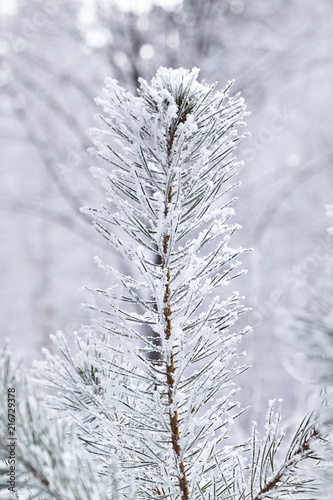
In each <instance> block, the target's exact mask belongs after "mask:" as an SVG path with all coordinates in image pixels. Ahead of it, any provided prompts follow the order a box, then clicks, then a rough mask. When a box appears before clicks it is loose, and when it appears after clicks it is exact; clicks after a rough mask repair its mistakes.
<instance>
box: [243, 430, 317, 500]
mask: <svg viewBox="0 0 333 500" xmlns="http://www.w3.org/2000/svg"><path fill="white" fill-rule="evenodd" d="M318 437H319V432H318V430H317V429H312V431H311V433H310V434H309V435H308V437H307V439H306V440H305V441H304V442H303V443H301V444H300V445H299V447H298V448H297V449H296V450H295V451H293V452H292V453H289V454H288V456H287V462H286V463H285V464H284V465H283V467H282V468H280V470H279V472H278V473H277V474H276V475H275V476H274V477H273V478H272V479H271V480H270V481H268V482H267V483H266V484H265V486H264V487H263V488H261V490H260V491H259V493H258V494H257V495H256V496H255V497H252V500H263V499H264V498H265V495H267V494H269V493H270V492H272V491H274V489H275V488H277V487H278V486H279V483H281V481H282V480H283V479H284V478H285V477H286V476H288V475H290V474H292V472H293V471H294V469H295V467H296V466H297V465H298V464H299V462H300V461H301V460H302V459H304V458H307V456H308V455H309V453H310V452H311V441H312V440H313V439H316V438H318Z"/></svg>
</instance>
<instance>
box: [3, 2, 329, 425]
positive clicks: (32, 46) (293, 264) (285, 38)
mask: <svg viewBox="0 0 333 500" xmlns="http://www.w3.org/2000/svg"><path fill="white" fill-rule="evenodd" d="M160 4H162V2H160ZM133 5H134V6H135V7H136V8H135V9H134V10H133V9H132V10H131V9H130V8H127V9H124V8H120V7H119V4H118V3H116V2H113V1H112V0H91V1H84V0H67V1H64V0H48V1H42V0H34V1H24V0H21V1H14V0H12V1H11V0H8V1H7V2H4V3H3V4H2V6H1V7H0V12H1V39H0V57H1V72H0V84H1V88H2V92H1V100H0V109H1V116H2V120H1V124H0V148H1V158H2V161H1V171H0V176H1V177H0V217H1V226H0V241H1V246H0V273H1V287H0V300H1V314H0V335H1V338H5V337H9V339H10V342H11V345H12V347H13V349H14V351H15V352H16V354H17V356H18V357H21V356H22V355H23V356H24V357H25V359H26V360H27V361H29V359H31V358H34V357H36V355H37V356H38V352H39V350H40V347H41V346H42V345H48V342H49V340H48V338H49V334H50V333H53V332H54V331H55V330H56V329H60V330H63V331H65V333H70V332H71V331H72V330H74V329H76V328H79V326H80V324H81V323H84V322H87V318H86V317H85V314H86V313H84V312H83V311H80V309H79V298H78V293H77V288H78V287H79V286H81V285H82V284H85V285H87V284H88V285H89V284H92V285H94V284H96V282H98V283H99V285H100V286H102V285H103V283H102V281H103V279H104V277H103V276H101V275H100V274H99V271H98V270H97V269H96V267H95V265H94V264H93V262H92V259H91V253H92V251H95V252H96V253H98V254H99V255H100V256H101V257H102V258H103V255H105V253H110V249H109V248H107V247H106V246H105V247H101V243H100V242H99V241H98V239H95V235H94V234H93V233H92V232H91V231H90V223H89V221H88V220H87V219H86V217H85V215H83V214H82V213H81V212H80V210H79V208H80V207H81V206H84V205H88V204H89V205H92V204H94V203H96V204H97V203H98V202H99V201H100V200H101V199H102V198H101V196H102V194H101V190H100V187H99V185H98V184H95V183H94V181H93V180H92V178H91V175H90V173H89V171H88V168H89V166H90V164H91V159H90V158H89V156H88V155H87V153H86V149H87V147H89V145H90V141H89V139H88V138H87V135H86V133H85V131H86V130H87V128H88V127H89V126H91V125H92V123H93V122H92V116H93V114H94V113H96V111H97V109H96V107H95V105H94V102H93V98H94V97H95V96H96V95H97V94H98V92H99V89H100V88H101V87H102V86H103V80H104V78H105V77H106V76H112V77H114V78H116V79H117V80H118V81H119V83H120V84H121V85H124V86H126V88H132V89H135V88H136V87H137V79H138V77H139V76H142V77H144V78H145V79H150V78H151V77H152V75H153V74H154V73H155V72H156V69H157V68H158V67H159V66H160V65H164V66H167V67H179V66H184V67H186V68H192V67H193V66H198V67H200V68H201V78H203V79H207V81H214V80H218V81H221V82H224V81H225V80H227V79H232V78H234V79H235V80H236V82H235V85H234V90H235V91H241V92H242V94H243V96H244V97H245V99H246V101H247V103H248V108H249V109H250V111H252V116H251V117H250V118H249V119H248V129H249V130H250V131H251V133H252V136H249V137H248V138H247V139H246V140H245V141H244V143H243V145H242V147H241V151H240V155H239V156H240V157H241V158H242V159H244V160H245V162H246V168H245V169H243V171H242V173H241V174H240V180H241V181H242V188H241V191H240V195H239V196H240V200H241V202H240V203H238V204H237V207H236V209H237V214H238V215H237V219H238V222H240V223H241V224H242V225H243V227H244V229H243V231H242V234H241V236H240V237H241V241H242V243H243V244H244V242H245V244H246V245H247V246H248V247H254V249H255V251H254V252H252V253H251V254H249V255H248V256H247V257H245V258H244V259H243V260H244V267H245V268H247V269H248V270H249V273H248V275H247V276H245V277H243V278H242V285H241V286H242V292H244V294H245V295H246V297H247V303H248V305H249V306H251V307H252V312H250V313H249V314H248V317H247V318H245V319H244V321H246V322H248V323H250V324H251V325H252V326H253V327H254V330H255V332H254V334H252V335H251V336H249V338H248V340H247V347H246V348H247V351H248V358H247V361H248V362H249V363H252V362H253V364H254V366H255V368H254V369H252V370H251V374H250V375H247V374H245V375H244V376H243V388H244V391H243V393H242V397H243V404H245V405H246V404H247V402H248V401H249V399H250V398H249V397H248V396H247V395H248V394H250V393H251V400H252V403H253V402H254V404H253V406H252V409H251V411H250V412H248V418H251V419H252V418H255V419H257V420H260V414H264V413H265V410H264V408H265V407H266V400H267V397H268V394H269V397H272V396H276V397H280V396H281V397H283V398H284V400H285V407H286V408H285V414H286V415H289V417H290V418H291V419H293V418H296V417H297V414H298V410H299V411H300V412H302V413H303V409H304V406H306V391H305V389H302V385H300V384H299V382H298V381H297V380H295V382H294V384H291V383H290V381H289V377H290V375H289V373H288V370H289V367H288V363H287V362H286V360H287V359H288V350H289V349H290V348H289V346H288V342H286V339H287V338H289V336H290V333H291V332H290V331H288V328H285V327H284V325H285V324H286V323H285V321H284V318H285V316H286V315H289V314H290V315H292V314H293V312H292V311H289V308H288V304H289V303H290V302H291V300H292V298H293V297H294V295H295V294H297V293H298V284H299V282H300V281H302V280H303V279H304V278H307V279H308V280H309V281H310V282H312V281H313V280H312V278H313V277H315V276H316V275H317V274H318V272H319V270H320V267H321V264H322V260H323V259H324V258H325V256H327V255H329V254H332V248H333V244H332V236H327V238H324V237H323V236H322V235H323V234H324V231H325V226H326V221H325V216H324V214H323V210H322V206H323V205H324V204H325V203H329V202H330V196H331V191H332V160H333V150H332V141H331V128H332V127H331V122H332V114H331V112H330V106H331V104H332V84H331V82H332V77H333V61H332V57H331V52H332V49H333V30H332V28H333V26H332V24H333V15H332V14H333V5H332V3H331V2H330V0H319V1H317V2H312V1H311V0H303V1H302V2H301V1H299V0H290V1H289V2H287V1H286V0H272V1H271V2H265V1H264V0H251V1H249V2H245V1H242V0H208V1H203V0H184V1H183V2H181V1H178V2H176V1H175V2H174V3H173V4H170V3H169V4H168V5H167V4H165V6H162V5H155V4H151V5H150V4H149V5H148V3H147V2H145V3H144V7H145V8H142V9H141V10H140V9H138V7H139V6H140V2H133ZM93 249H95V250H93ZM114 258H115V259H116V256H115V257H114ZM97 273H98V278H97V276H96V275H97ZM105 285H106V286H107V284H105ZM253 380H256V383H254V382H253Z"/></svg>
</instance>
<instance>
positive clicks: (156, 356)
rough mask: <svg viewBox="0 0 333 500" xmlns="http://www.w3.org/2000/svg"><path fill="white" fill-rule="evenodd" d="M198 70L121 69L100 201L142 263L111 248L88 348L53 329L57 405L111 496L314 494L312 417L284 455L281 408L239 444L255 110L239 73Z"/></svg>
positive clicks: (102, 122) (109, 222)
mask: <svg viewBox="0 0 333 500" xmlns="http://www.w3.org/2000/svg"><path fill="white" fill-rule="evenodd" d="M197 76H198V70H196V69H194V70H192V71H191V72H189V71H185V70H183V69H179V70H171V69H165V68H160V69H159V70H158V72H157V75H156V77H155V78H153V79H152V82H151V84H150V85H149V84H148V83H147V82H145V81H143V80H141V81H140V84H141V87H140V90H139V96H138V97H134V96H133V95H132V94H131V93H128V92H126V91H125V90H124V89H122V88H120V87H119V86H118V85H117V83H116V82H115V81H114V80H111V79H108V80H107V82H106V88H105V89H104V91H103V93H102V96H101V98H99V99H98V103H99V104H100V105H101V106H102V107H103V110H104V115H103V116H99V117H98V122H99V128H96V129H94V130H93V131H92V134H93V137H94V143H95V149H94V150H93V153H94V154H96V155H97V156H98V157H100V158H102V159H103V160H104V161H105V168H95V169H94V170H93V172H94V174H95V175H96V176H98V177H101V178H102V181H103V183H104V186H105V189H106V192H107V202H108V203H107V204H106V205H105V206H103V207H102V208H101V209H99V210H97V209H89V210H88V212H89V213H91V214H92V216H93V218H94V225H95V227H96V229H97V230H98V231H99V232H100V233H101V234H102V236H103V237H104V238H105V239H106V240H107V242H108V243H110V245H112V246H113V247H114V248H116V249H117V250H118V251H119V252H120V254H121V255H122V257H123V259H124V261H126V262H127V264H128V265H130V266H131V268H132V273H131V275H127V274H124V273H123V272H121V271H120V270H119V269H116V268H114V267H112V266H111V265H110V264H109V263H104V262H102V261H100V260H99V259H96V261H97V263H98V265H99V266H100V267H102V268H103V269H105V270H106V272H107V273H109V276H110V285H111V286H110V287H109V288H108V289H106V290H96V292H97V295H98V296H99V297H100V300H101V301H103V304H104V305H103V306H102V305H101V306H91V307H92V308H94V309H95V311H96V320H95V323H94V324H93V326H89V327H86V328H85V329H84V330H83V332H82V334H81V337H79V336H77V337H76V342H77V347H78V352H77V353H76V354H72V353H71V351H70V349H69V347H68V345H67V342H66V339H65V337H64V336H63V335H61V334H58V335H57V336H55V337H54V341H55V343H56V344H57V346H58V349H59V355H51V354H50V353H48V352H46V359H45V361H44V362H42V363H40V364H39V375H38V379H39V383H41V384H42V385H44V386H46V387H47V388H48V390H55V393H54V395H53V396H51V397H49V398H48V399H47V401H48V402H47V405H48V408H49V412H50V416H51V417H54V415H57V416H58V417H59V416H61V418H62V420H63V422H64V423H65V424H66V425H70V428H71V429H72V430H71V432H73V436H74V438H73V439H74V441H72V443H74V444H73V447H74V448H75V450H76V458H77V459H79V457H80V459H81V449H84V451H85V454H84V455H83V457H82V460H83V461H85V460H86V456H87V454H86V453H87V452H90V455H89V456H90V460H89V463H90V467H91V468H92V471H93V472H92V474H93V473H94V474H95V475H93V477H99V481H100V483H98V484H102V485H103V484H105V485H106V488H105V489H103V488H102V487H100V490H98V491H103V492H105V491H108V488H109V490H110V491H112V493H110V495H109V497H110V498H121V499H124V500H125V499H126V500H129V499H130V498H132V496H133V495H134V497H135V498H136V499H142V500H148V499H157V498H161V499H163V498H165V499H166V498H167V499H170V500H172V499H173V500H176V499H177V500H178V499H181V500H189V499H193V500H194V499H195V500H199V499H207V500H213V499H214V500H215V499H216V500H217V499H221V500H222V499H223V500H259V499H263V498H274V499H276V500H277V499H282V498H286V495H288V497H290V498H291V497H294V498H295V499H296V498H313V496H311V495H313V491H315V485H314V484H313V483H311V484H308V480H307V479H305V478H304V476H303V475H302V474H303V473H302V471H301V470H300V469H299V465H300V463H303V462H304V461H305V460H306V459H307V458H318V457H317V454H316V453H315V451H314V450H313V447H312V444H313V443H314V442H315V441H316V440H317V438H318V437H319V431H318V429H317V424H316V419H315V418H314V417H313V416H312V415H311V416H310V417H308V418H306V419H305V420H304V422H303V423H302V424H301V426H300V429H299V430H298V431H297V433H296V435H295V437H294V439H293V441H292V443H291V445H290V448H289V450H288V451H287V452H286V455H285V457H283V456H279V450H280V448H281V446H280V445H281V443H282V439H283V433H282V434H280V432H279V431H278V424H279V419H280V417H279V412H278V413H277V416H274V415H276V413H274V410H273V405H271V406H270V409H269V412H268V416H267V429H266V436H265V437H264V438H262V439H261V438H260V436H259V433H258V431H257V429H256V428H255V429H254V431H253V438H252V440H251V439H249V441H248V442H247V443H245V444H242V445H239V446H236V445H231V444H229V445H228V444H226V443H228V441H227V439H228V437H229V435H230V431H231V429H232V426H233V424H234V421H235V419H236V417H237V416H238V415H239V414H240V413H242V410H241V409H240V408H239V405H238V403H237V401H236V399H235V397H236V393H237V388H236V387H235V383H234V378H235V377H236V376H237V375H238V374H240V373H241V372H242V371H244V369H245V368H244V366H241V365H239V363H238V360H239V357H240V355H239V354H238V351H237V349H238V344H239V342H240V340H241V339H242V336H243V335H244V334H245V333H246V331H247V329H244V330H242V331H237V326H236V322H237V319H238V316H239V314H240V313H241V312H242V311H243V310H244V308H243V306H242V305H241V304H240V297H239V294H238V293H237V292H232V291H228V289H229V287H228V285H229V284H230V282H231V281H232V280H233V279H234V278H235V277H237V276H238V275H239V274H240V272H241V271H239V270H238V269H237V265H238V264H239V263H238V261H237V260H236V258H237V256H238V255H239V254H240V253H242V252H243V250H242V249H232V248H231V247H230V246H229V241H230V238H231V237H232V235H233V234H234V232H235V231H236V230H237V229H238V227H239V226H238V225H237V224H234V223H232V222H231V217H232V216H233V213H234V211H233V208H232V204H233V199H232V198H230V196H229V192H230V191H231V190H232V189H233V188H234V187H235V186H236V184H235V183H232V182H231V183H230V179H231V178H232V177H233V176H234V175H235V174H236V173H237V172H238V170H239V168H240V164H239V163H238V162H237V161H236V160H235V158H234V157H233V152H234V150H235V148H236V146H237V143H238V142H239V140H240V138H241V137H240V136H239V134H238V129H239V127H241V126H242V125H243V117H244V115H245V107H244V103H243V99H242V98H240V96H239V95H236V96H235V97H230V96H229V89H230V86H231V84H230V83H229V84H228V85H227V87H226V88H225V90H224V91H216V90H215V85H213V86H211V85H207V84H204V83H198V81H197ZM51 407H52V410H50V408H51ZM43 411H46V409H45V410H43ZM37 421H38V422H40V421H41V418H40V419H39V420H38V419H37ZM36 425H37V424H36ZM39 425H41V428H43V427H42V422H40V423H38V426H39ZM68 439H69V441H71V439H70V438H69V437H68ZM76 440H78V441H76ZM63 442H64V441H61V440H59V449H60V450H61V449H62V446H63V445H62V444H61V443H63ZM78 442H80V444H78ZM53 445H54V446H55V447H56V446H57V445H56V444H55V443H54V444H53ZM38 446H39V448H38V449H43V446H44V445H43V444H42V443H40V444H39V445H38ZM45 446H46V449H47V447H48V444H47V443H46V444H45ZM74 453H75V451H74ZM251 457H252V458H251ZM247 458H248V459H249V460H247ZM276 464H277V465H276ZM39 465H40V469H41V472H40V474H42V472H43V471H42V464H39ZM54 467H55V469H56V470H57V473H58V472H59V471H58V469H59V470H60V471H61V466H60V465H58V463H55V465H54ZM82 467H83V466H82ZM46 470H47V471H48V470H49V469H47V467H46ZM61 475H62V473H60V472H59V477H60V476H61ZM42 477H44V476H42ZM57 477H58V476H57ZM101 488H102V489H101ZM47 494H48V495H49V498H58V497H55V496H54V493H53V491H48V492H47ZM104 494H105V493H104ZM301 494H302V495H303V496H302V497H300V495H301ZM97 495H98V494H97V493H96V495H95V496H93V495H92V496H89V495H82V497H81V498H100V497H98V496H97ZM112 495H113V496H112ZM306 495H308V496H306ZM59 498H60V497H59ZM62 498H64V499H65V498H67V497H66V495H63V497H62ZM68 498H71V497H69V496H68Z"/></svg>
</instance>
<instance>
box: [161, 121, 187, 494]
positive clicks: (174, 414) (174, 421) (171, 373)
mask: <svg viewBox="0 0 333 500" xmlns="http://www.w3.org/2000/svg"><path fill="white" fill-rule="evenodd" d="M174 136H175V130H174V131H173V132H172V133H171V134H170V139H169V142H168V157H169V163H170V164H171V160H170V154H171V150H172V143H173V140H174ZM170 203H172V185H170V187H169V191H168V197H167V203H166V204H165V211H164V216H165V218H166V217H167V216H168V212H169V206H170ZM169 242H170V236H169V235H168V234H165V235H164V237H163V258H162V269H164V270H165V269H166V285H165V293H164V298H163V302H164V320H165V330H164V335H165V339H166V340H167V341H168V340H170V338H171V333H172V320H171V316H172V311H171V304H170V299H171V288H170V281H171V271H170V266H167V254H168V250H169ZM166 377H167V386H168V405H169V422H170V428H171V442H172V448H173V450H174V452H175V454H176V457H177V461H178V462H179V471H178V484H179V489H180V492H181V500H188V498H189V495H190V490H189V487H188V479H187V475H186V470H185V464H184V460H183V458H182V457H181V455H182V449H181V446H180V444H179V439H180V432H179V417H178V411H177V409H176V408H174V385H175V359H174V352H173V348H172V346H171V349H170V355H169V359H168V360H167V363H166Z"/></svg>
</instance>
